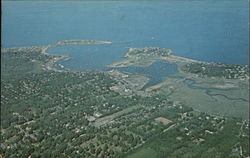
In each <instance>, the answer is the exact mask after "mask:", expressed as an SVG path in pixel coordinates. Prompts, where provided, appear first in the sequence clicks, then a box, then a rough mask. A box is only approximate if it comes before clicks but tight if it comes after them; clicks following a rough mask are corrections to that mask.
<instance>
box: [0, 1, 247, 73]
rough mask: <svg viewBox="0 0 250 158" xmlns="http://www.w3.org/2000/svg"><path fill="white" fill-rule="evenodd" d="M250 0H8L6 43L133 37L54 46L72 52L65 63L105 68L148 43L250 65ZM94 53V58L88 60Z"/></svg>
mask: <svg viewBox="0 0 250 158" xmlns="http://www.w3.org/2000/svg"><path fill="white" fill-rule="evenodd" d="M248 3H249V2H248V0H237V1H236V0H235V1H232V0H229V1H227V0H224V1H215V0H204V1H181V0H180V1H171V0H170V1H154V2H152V1H82V2H80V1H71V2H70V1H63V2H53V1H46V2H41V1H39V2H32V1H21V2H15V1H7V2H6V1H5V2H3V8H2V9H3V10H2V18H3V19H2V47H20V46H31V45H32V46H33V45H47V44H51V43H56V42H57V41H61V40H70V39H93V40H107V41H113V42H131V44H127V45H121V44H120V45H119V44H117V45H112V46H108V45H105V46H99V45H98V46H97V45H92V46H65V47H62V48H52V49H51V50H50V52H51V53H60V52H62V54H63V53H66V54H68V55H71V56H72V58H71V60H69V61H68V62H65V63H64V64H66V66H67V64H68V67H70V68H72V69H76V70H83V71H84V70H88V69H91V68H93V69H96V68H97V69H103V68H104V66H105V65H107V64H110V63H112V62H113V61H115V60H119V59H120V57H122V56H123V55H124V53H125V51H126V47H144V46H157V47H163V48H170V49H172V50H173V51H174V54H175V55H178V56H183V57H188V58H192V59H197V60H201V61H208V62H222V63H231V64H248V55H249V54H248V50H249V40H248V37H249V29H248V27H249V22H248V21H249V17H248V14H249V10H248ZM91 49H92V50H91ZM59 51H60V52H59ZM91 52H92V53H93V54H92V53H91ZM98 52H99V55H97V54H98ZM88 57H89V58H93V59H94V60H90V59H89V60H88V61H86V60H87V59H88ZM92 61H96V62H92ZM85 62H88V63H87V64H86V63H85ZM91 63H92V65H89V64H91ZM87 65H88V66H87Z"/></svg>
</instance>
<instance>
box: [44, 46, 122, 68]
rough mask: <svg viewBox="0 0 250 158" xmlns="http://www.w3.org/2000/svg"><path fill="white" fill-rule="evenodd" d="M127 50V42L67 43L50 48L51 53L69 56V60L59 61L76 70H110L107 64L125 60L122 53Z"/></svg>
mask: <svg viewBox="0 0 250 158" xmlns="http://www.w3.org/2000/svg"><path fill="white" fill-rule="evenodd" d="M126 51H127V48H126V44H111V45H106V44H104V45H65V46H59V47H52V48H49V49H48V52H49V53H53V54H64V55H67V56H69V57H70V59H69V60H66V61H60V62H58V63H59V64H62V65H63V66H64V67H65V68H67V69H71V70H76V71H88V70H104V71H105V70H109V68H108V67H106V66H107V65H108V64H111V63H113V62H116V61H119V60H124V59H123V58H122V54H123V53H125V52H126Z"/></svg>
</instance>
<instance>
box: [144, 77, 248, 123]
mask: <svg viewBox="0 0 250 158" xmlns="http://www.w3.org/2000/svg"><path fill="white" fill-rule="evenodd" d="M193 79H194V78H193ZM182 80H183V79H174V78H168V79H167V80H166V81H165V82H164V84H162V83H161V85H160V86H155V87H156V89H155V88H154V87H152V88H151V89H150V88H148V90H149V89H150V90H151V91H152V90H153V91H155V92H156V93H160V94H163V95H164V94H166V96H167V95H168V97H169V98H170V99H171V100H175V101H180V102H182V103H184V105H187V106H190V107H193V108H194V109H196V110H198V111H202V112H208V113H210V114H215V115H220V116H232V117H239V118H244V119H247V118H248V117H249V114H248V111H249V103H248V102H247V101H242V100H230V99H227V98H225V97H223V96H209V95H208V94H206V93H205V90H204V89H192V88H189V87H188V86H187V85H186V84H184V83H183V82H182ZM195 80H196V79H195ZM196 82H197V84H195V86H199V87H205V88H211V87H213V86H214V85H224V84H225V83H224V81H223V80H217V79H211V80H210V79H197V80H196ZM201 82H202V84H199V83H201ZM206 82H208V83H206ZM235 85H236V87H234V88H232V89H224V90H223V91H222V90H219V89H212V90H211V92H210V93H211V94H222V95H226V96H227V97H230V98H243V99H245V100H249V97H248V86H247V83H244V84H242V83H235ZM170 92H172V93H170ZM169 94H170V95H169Z"/></svg>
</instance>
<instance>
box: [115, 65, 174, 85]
mask: <svg viewBox="0 0 250 158" xmlns="http://www.w3.org/2000/svg"><path fill="white" fill-rule="evenodd" d="M117 69H118V70H119V71H123V72H129V73H132V74H140V75H145V76H147V77H149V78H150V80H149V82H148V83H147V84H146V85H145V86H144V87H143V88H147V87H150V86H153V85H155V84H158V83H160V82H162V81H164V80H165V79H166V77H178V76H177V72H178V69H177V65H176V64H170V63H166V62H164V61H157V62H154V63H153V64H151V65H150V66H147V67H138V66H130V67H124V68H117Z"/></svg>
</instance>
